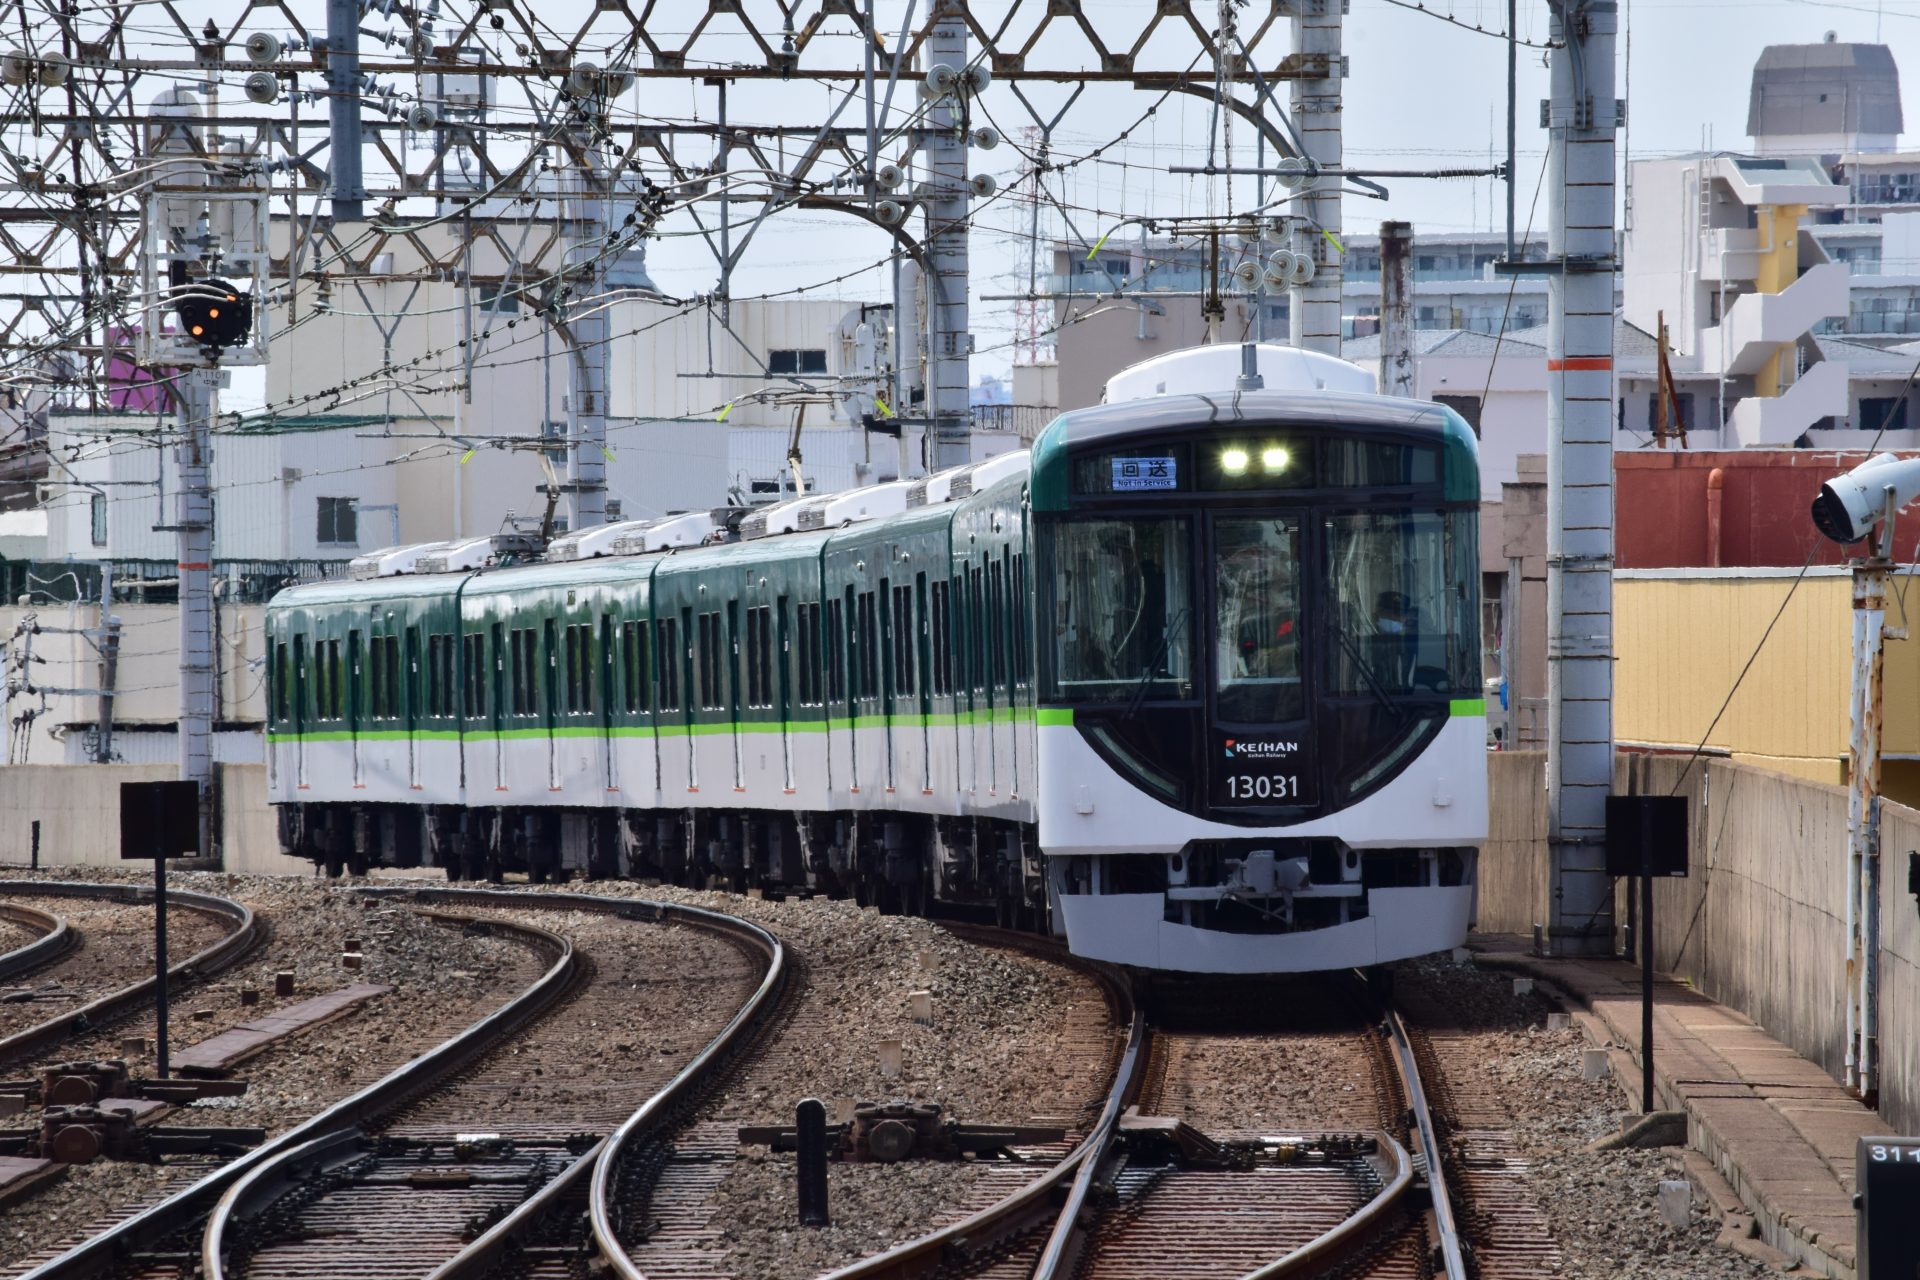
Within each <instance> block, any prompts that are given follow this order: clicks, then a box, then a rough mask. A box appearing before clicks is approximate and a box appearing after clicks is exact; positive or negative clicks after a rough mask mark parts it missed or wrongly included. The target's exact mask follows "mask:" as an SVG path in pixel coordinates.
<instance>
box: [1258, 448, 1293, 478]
mask: <svg viewBox="0 0 1920 1280" xmlns="http://www.w3.org/2000/svg"><path fill="white" fill-rule="evenodd" d="M1291 461H1293V455H1292V454H1290V453H1288V452H1287V451H1286V450H1285V449H1282V448H1280V447H1279V446H1278V445H1268V446H1267V447H1266V448H1264V449H1262V450H1261V451H1260V465H1261V467H1262V468H1263V469H1265V471H1266V473H1267V474H1268V475H1274V474H1276V473H1278V472H1281V471H1285V470H1286V469H1287V464H1288V463H1289V462H1291Z"/></svg>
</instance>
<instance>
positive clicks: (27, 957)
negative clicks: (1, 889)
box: [0, 902, 80, 978]
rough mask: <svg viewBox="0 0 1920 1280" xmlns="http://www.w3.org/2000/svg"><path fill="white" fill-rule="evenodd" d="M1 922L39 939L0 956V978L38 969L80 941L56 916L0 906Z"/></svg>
mask: <svg viewBox="0 0 1920 1280" xmlns="http://www.w3.org/2000/svg"><path fill="white" fill-rule="evenodd" d="M0 920H6V921H9V922H11V923H13V924H17V925H19V926H20V927H21V928H23V929H30V930H32V931H33V932H34V933H36V934H38V935H39V936H38V937H36V938H34V940H33V941H31V942H28V943H24V944H22V945H21V946H18V947H15V948H14V949H13V950H11V951H9V952H7V953H6V954H5V955H0V978H11V977H14V976H16V975H18V974H22V973H25V972H27V970H29V969H38V968H39V967H40V966H41V965H43V964H45V963H47V962H48V961H49V960H53V959H56V958H58V957H59V956H61V955H63V954H64V953H65V952H66V950H67V949H68V948H69V947H71V946H73V945H74V944H75V943H76V942H78V941H80V935H79V934H77V933H75V932H74V931H73V930H72V929H70V928H68V927H67V919H66V917H65V916H57V915H55V914H53V912H51V911H42V910H40V908H38V907H27V906H22V905H21V904H19V903H17V902H0Z"/></svg>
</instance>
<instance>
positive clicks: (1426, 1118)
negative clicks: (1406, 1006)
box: [1386, 1009, 1469, 1280]
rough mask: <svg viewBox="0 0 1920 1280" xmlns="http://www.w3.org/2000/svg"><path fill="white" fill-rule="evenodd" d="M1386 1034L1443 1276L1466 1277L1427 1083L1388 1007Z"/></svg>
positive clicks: (1462, 1279)
mask: <svg viewBox="0 0 1920 1280" xmlns="http://www.w3.org/2000/svg"><path fill="white" fill-rule="evenodd" d="M1386 1022H1387V1034H1388V1036H1389V1037H1390V1038H1391V1039H1392V1041H1393V1061H1394V1067H1395V1069H1396V1070H1398V1071H1399V1073H1400V1085H1401V1088H1403V1089H1404V1090H1405V1091H1406V1097H1407V1109H1408V1111H1409V1113H1410V1114H1411V1116H1412V1120H1413V1137H1414V1140H1415V1141H1416V1142H1417V1143H1418V1144H1419V1147H1420V1154H1421V1155H1422V1156H1423V1157H1424V1158H1425V1160H1426V1166H1427V1189H1428V1193H1429V1195H1430V1197H1431V1199H1432V1207H1431V1209H1430V1210H1429V1212H1431V1213H1432V1215H1433V1228H1434V1234H1435V1235H1436V1236H1437V1237H1438V1239H1437V1240H1436V1241H1435V1242H1434V1243H1435V1244H1436V1245H1438V1246H1439V1251H1440V1265H1441V1275H1442V1276H1443V1277H1444V1280H1469V1278H1468V1272H1467V1259H1466V1250H1465V1248H1464V1247H1463V1246H1462V1245H1461V1243H1460V1227H1459V1224H1458V1222H1457V1221H1456V1220H1455V1218H1454V1216H1453V1199H1452V1197H1451V1196H1450V1195H1449V1194H1448V1193H1447V1178H1446V1170H1445V1169H1444V1168H1443V1165H1444V1163H1445V1162H1444V1161H1443V1160H1442V1159H1441V1149H1440V1139H1439V1135H1438V1134H1437V1133H1436V1132H1435V1130H1434V1127H1433V1110H1432V1108H1431V1107H1429V1106H1428V1104H1427V1091H1426V1087H1425V1086H1424V1085H1423V1084H1422V1083H1421V1080H1420V1066H1419V1063H1418V1061H1417V1060H1416V1059H1415V1058H1414V1056H1413V1041H1412V1040H1411V1039H1409V1038H1408V1036H1407V1026H1406V1023H1405V1022H1404V1021H1402V1020H1401V1017H1400V1014H1399V1013H1398V1011H1396V1010H1393V1009H1389V1010H1387V1018H1386Z"/></svg>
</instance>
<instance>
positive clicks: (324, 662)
mask: <svg viewBox="0 0 1920 1280" xmlns="http://www.w3.org/2000/svg"><path fill="white" fill-rule="evenodd" d="M313 675H314V686H313V687H314V716H315V718H316V719H320V720H338V719H339V718H340V715H341V711H340V690H341V688H342V685H341V683H340V642H339V641H338V640H321V641H317V642H316V643H315V644H314V672H313Z"/></svg>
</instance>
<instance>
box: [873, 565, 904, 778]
mask: <svg viewBox="0 0 1920 1280" xmlns="http://www.w3.org/2000/svg"><path fill="white" fill-rule="evenodd" d="M894 604H895V601H894V598H893V584H892V582H891V581H889V580H888V579H886V578H882V579H880V600H879V607H880V626H879V631H880V637H879V639H880V667H881V670H880V723H881V724H882V725H883V726H885V727H884V728H882V729H881V731H880V732H881V735H882V736H883V737H884V738H885V740H886V752H885V756H884V759H883V765H882V768H881V771H880V776H881V785H883V786H884V787H885V788H886V789H887V791H888V792H889V793H891V792H892V791H893V790H894V788H895V786H896V785H897V784H896V783H895V781H894V777H895V774H896V773H897V772H898V769H899V764H898V761H896V760H895V759H894V754H895V751H896V749H897V748H896V746H895V735H896V734H897V732H898V730H899V726H898V725H896V724H895V723H894V719H893V717H894V709H895V707H897V706H899V705H900V702H901V697H902V691H903V690H904V688H905V685H906V676H905V675H904V673H902V672H901V670H900V646H899V643H898V636H899V634H900V629H901V628H902V627H904V626H906V625H907V624H906V622H905V620H904V619H901V618H899V617H898V616H896V613H895V609H894Z"/></svg>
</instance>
